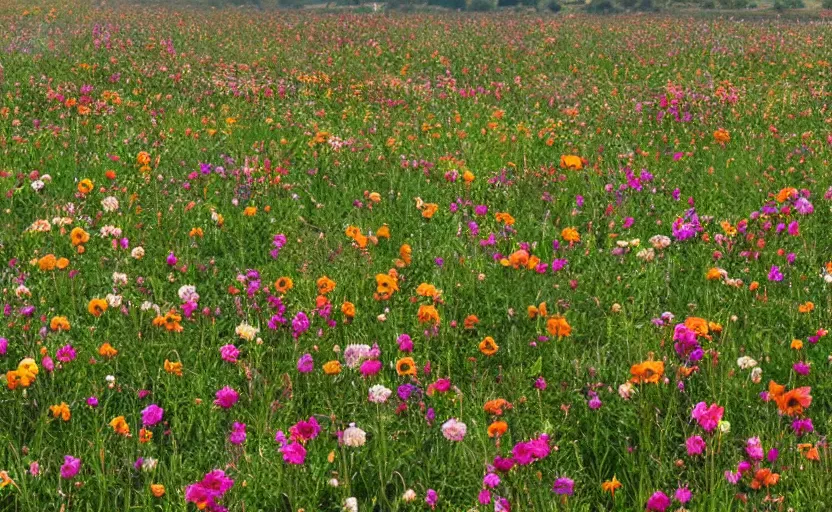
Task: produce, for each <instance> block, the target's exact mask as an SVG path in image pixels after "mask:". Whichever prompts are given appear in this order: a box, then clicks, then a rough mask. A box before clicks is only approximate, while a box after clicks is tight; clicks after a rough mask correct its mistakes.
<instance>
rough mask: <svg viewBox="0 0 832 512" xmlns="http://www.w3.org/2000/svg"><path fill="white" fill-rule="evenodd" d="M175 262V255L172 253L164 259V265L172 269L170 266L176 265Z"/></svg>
mask: <svg viewBox="0 0 832 512" xmlns="http://www.w3.org/2000/svg"><path fill="white" fill-rule="evenodd" d="M177 261H179V260H177V259H176V255H175V254H173V251H171V252H170V253H169V254H168V257H167V258H166V259H165V262H166V263H167V264H168V266H170V267H172V266H174V265H176V262H177Z"/></svg>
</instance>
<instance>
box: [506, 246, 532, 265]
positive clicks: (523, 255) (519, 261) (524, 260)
mask: <svg viewBox="0 0 832 512" xmlns="http://www.w3.org/2000/svg"><path fill="white" fill-rule="evenodd" d="M504 261H505V263H503V262H501V263H503V266H508V265H511V267H512V268H521V267H525V266H526V265H527V264H528V263H529V253H528V251H525V250H523V249H519V250H517V251H514V252H513V253H511V254H510V255H509V256H508V259H507V260H504Z"/></svg>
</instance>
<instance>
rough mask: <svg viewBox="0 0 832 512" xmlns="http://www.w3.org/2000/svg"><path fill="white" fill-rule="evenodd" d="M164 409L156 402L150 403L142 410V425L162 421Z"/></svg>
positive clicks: (149, 425) (150, 425) (151, 424)
mask: <svg viewBox="0 0 832 512" xmlns="http://www.w3.org/2000/svg"><path fill="white" fill-rule="evenodd" d="M164 414H165V410H164V409H162V408H161V407H159V406H158V405H156V404H150V405H148V406H147V407H145V408H144V409H143V410H142V425H144V426H145V427H152V426H153V425H155V424H157V423H159V422H160V421H162V416H163V415H164Z"/></svg>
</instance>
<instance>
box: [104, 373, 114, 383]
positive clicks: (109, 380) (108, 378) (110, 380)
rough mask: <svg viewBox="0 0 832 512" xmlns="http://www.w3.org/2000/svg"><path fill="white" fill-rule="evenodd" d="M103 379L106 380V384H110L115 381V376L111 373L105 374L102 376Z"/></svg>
mask: <svg viewBox="0 0 832 512" xmlns="http://www.w3.org/2000/svg"><path fill="white" fill-rule="evenodd" d="M104 380H106V381H107V384H112V383H113V382H115V381H116V378H115V377H114V376H112V375H107V376H106V377H104Z"/></svg>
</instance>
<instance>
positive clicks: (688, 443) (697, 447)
mask: <svg viewBox="0 0 832 512" xmlns="http://www.w3.org/2000/svg"><path fill="white" fill-rule="evenodd" d="M705 447H706V445H705V440H704V439H702V437H701V436H690V437H689V438H687V439H686V440H685V448H687V450H688V455H689V456H690V457H694V456H696V455H702V453H703V452H704V451H705Z"/></svg>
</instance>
